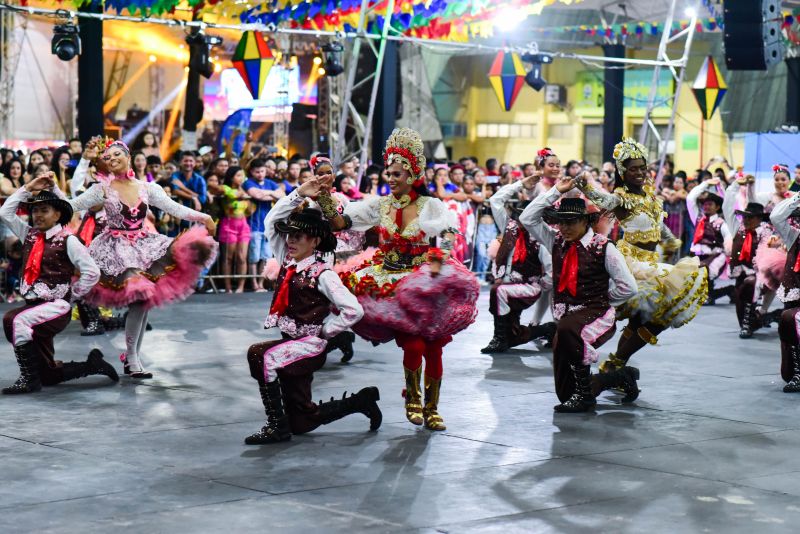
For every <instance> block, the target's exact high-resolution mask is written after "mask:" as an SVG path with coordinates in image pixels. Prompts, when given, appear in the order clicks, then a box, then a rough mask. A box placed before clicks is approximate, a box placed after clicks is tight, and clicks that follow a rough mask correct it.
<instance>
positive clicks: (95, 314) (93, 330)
mask: <svg viewBox="0 0 800 534" xmlns="http://www.w3.org/2000/svg"><path fill="white" fill-rule="evenodd" d="M78 314H79V315H80V316H81V323H82V324H83V325H84V326H83V332H81V335H82V336H102V335H103V334H105V333H106V330H105V327H104V326H103V322H102V321H101V320H100V310H99V309H97V308H96V307H95V306H90V305H89V304H86V303H85V302H80V301H79V302H78Z"/></svg>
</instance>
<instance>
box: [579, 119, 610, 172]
mask: <svg viewBox="0 0 800 534" xmlns="http://www.w3.org/2000/svg"><path fill="white" fill-rule="evenodd" d="M609 157H610V154H609ZM583 159H584V160H586V161H588V162H589V163H591V164H592V165H594V166H596V167H599V166H600V165H602V164H603V162H604V161H605V158H604V156H603V125H602V124H587V125H586V126H584V127H583Z"/></svg>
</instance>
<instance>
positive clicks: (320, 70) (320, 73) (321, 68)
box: [317, 67, 325, 76]
mask: <svg viewBox="0 0 800 534" xmlns="http://www.w3.org/2000/svg"><path fill="white" fill-rule="evenodd" d="M317 74H319V75H320V76H325V67H320V68H318V69H317Z"/></svg>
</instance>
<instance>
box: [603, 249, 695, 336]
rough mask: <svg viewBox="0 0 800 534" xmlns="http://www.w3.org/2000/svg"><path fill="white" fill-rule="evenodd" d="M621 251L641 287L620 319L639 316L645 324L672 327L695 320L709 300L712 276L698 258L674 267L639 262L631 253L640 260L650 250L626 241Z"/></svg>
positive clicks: (623, 307)
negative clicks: (709, 286)
mask: <svg viewBox="0 0 800 534" xmlns="http://www.w3.org/2000/svg"><path fill="white" fill-rule="evenodd" d="M618 248H619V250H620V252H621V253H622V254H623V256H624V257H625V261H626V263H627V264H628V269H630V271H631V274H633V277H634V278H635V279H636V284H637V286H638V291H637V293H636V295H634V296H633V297H631V298H630V299H629V300H628V301H627V302H626V303H625V304H623V305H621V306H619V307H618V308H617V317H618V318H620V319H630V318H631V317H633V316H637V315H638V316H639V317H640V318H641V319H642V320H643V321H644V322H652V323H655V324H657V325H660V326H664V327H672V328H679V327H681V326H683V325H685V324H686V323H688V322H689V321H691V320H692V319H694V317H695V315H697V312H699V311H700V308H701V307H702V305H703V303H704V302H705V301H706V299H707V298H708V273H707V271H706V269H705V268H704V267H701V266H700V261H699V260H698V259H697V258H683V259H682V260H680V261H679V262H678V263H677V264H675V265H670V264H668V263H657V262H655V261H642V260H640V259H635V258H634V257H632V254H630V253H629V251H630V250H632V249H633V250H635V251H636V252H637V255H638V256H640V257H641V255H642V253H647V252H648V251H646V250H643V249H640V248H638V247H635V246H634V245H630V244H628V243H626V242H624V241H620V242H619V243H618ZM650 254H654V253H650Z"/></svg>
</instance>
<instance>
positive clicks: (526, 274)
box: [481, 175, 555, 354]
mask: <svg viewBox="0 0 800 534" xmlns="http://www.w3.org/2000/svg"><path fill="white" fill-rule="evenodd" d="M538 178H539V176H538V175H532V176H529V177H527V178H523V179H522V180H519V181H517V182H514V183H511V184H508V185H505V186H503V187H501V188H500V189H498V191H497V193H495V194H494V195H492V198H491V199H490V200H489V204H490V206H491V208H492V214H493V216H494V219H495V221H497V222H498V223H503V222H504V221H506V220H507V219H508V222H505V231H504V232H503V237H502V239H501V241H500V248H499V249H498V251H497V256H496V257H495V260H494V265H493V273H492V274H493V275H494V279H495V282H494V284H492V288H491V290H490V292H489V313H491V314H492V317H493V318H494V335H493V336H492V340H491V341H490V342H489V344H488V345H487V346H485V347H484V348H482V349H481V352H483V353H484V354H488V353H492V352H505V351H507V350H508V349H509V348H510V347H515V346H517V345H522V344H523V343H527V342H528V341H530V339H531V332H530V328H527V327H522V325H521V324H520V316H521V315H522V312H523V311H524V310H526V309H527V308H529V307H531V306H532V305H534V304H535V303H536V301H537V300H538V299H539V298H540V297H541V295H542V293H543V291H545V290H548V291H549V290H550V289H551V288H552V278H551V277H552V272H553V266H552V265H551V261H550V251H549V250H548V249H547V247H542V246H540V245H539V242H538V241H536V239H534V238H533V237H532V236H531V235H530V234H529V233H528V231H527V230H526V229H525V228H524V227H523V226H522V225H521V224H520V223H519V220H518V219H519V214H520V213H522V210H523V209H524V208H525V205H527V203H525V204H522V203H519V204H517V205H511V204H512V202H511V201H512V200H513V199H516V197H517V196H518V194H519V193H520V192H521V191H523V189H527V190H528V191H529V194H530V195H532V194H533V188H534V187H535V186H536V182H537V181H538ZM507 206H508V207H507ZM507 209H510V210H511V217H510V219H509V218H508V216H507V215H506V210H507ZM540 319H541V317H539V318H538V320H540ZM535 320H536V324H538V320H537V319H536V318H535ZM553 326H555V325H553Z"/></svg>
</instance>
